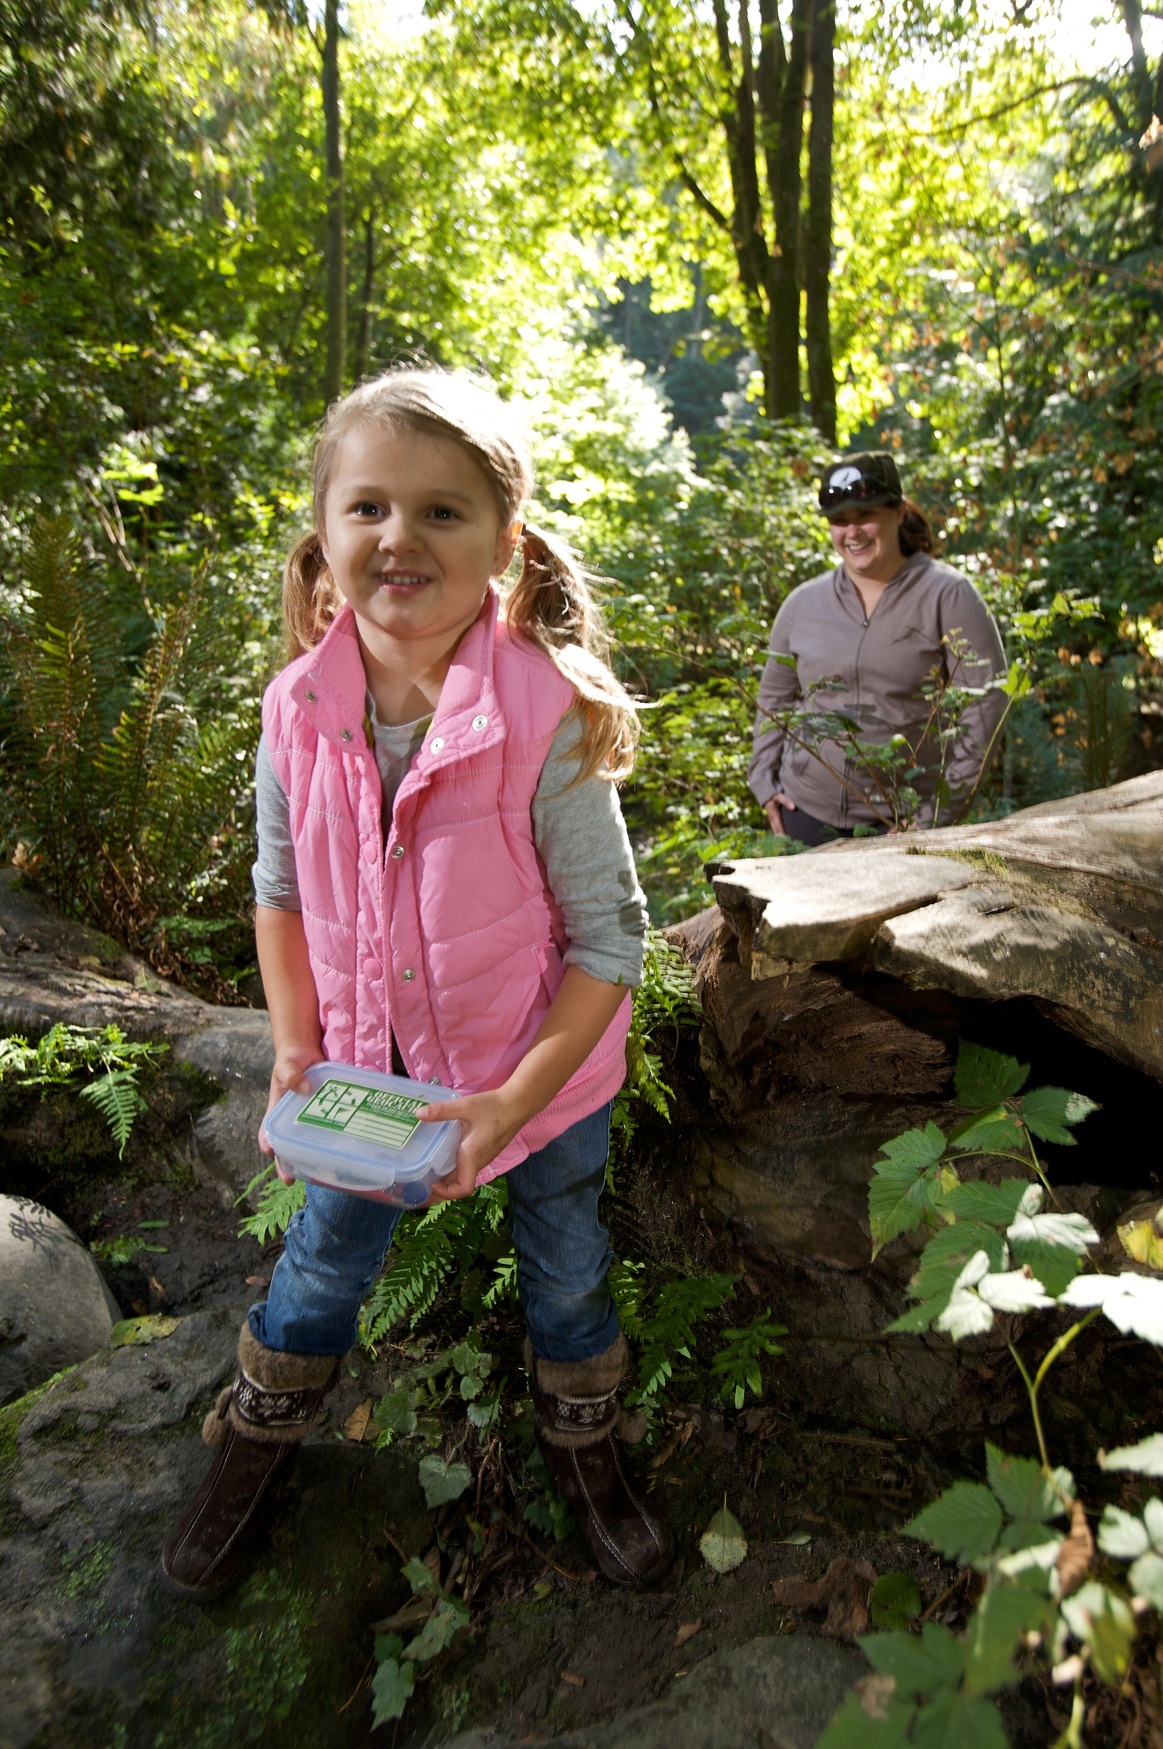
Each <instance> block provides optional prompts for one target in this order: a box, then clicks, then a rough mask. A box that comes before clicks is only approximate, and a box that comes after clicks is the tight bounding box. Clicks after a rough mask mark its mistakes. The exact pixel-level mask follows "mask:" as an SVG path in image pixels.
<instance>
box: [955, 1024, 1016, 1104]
mask: <svg viewBox="0 0 1163 1749" xmlns="http://www.w3.org/2000/svg"><path fill="white" fill-rule="evenodd" d="M1029 1073H1030V1065H1029V1064H1028V1063H1019V1062H1018V1060H1017V1058H1016V1057H1007V1056H1003V1054H1002V1053H1001V1052H1000V1051H990V1050H987V1049H986V1048H985V1046H984V1045H975V1044H969V1043H968V1042H967V1041H966V1040H964V1039H962V1041H961V1045H960V1048H959V1050H958V1052H957V1067H956V1069H955V1070H954V1071H953V1090H954V1092H955V1094H956V1096H957V1103H958V1105H964V1106H965V1107H966V1109H967V1110H968V1111H981V1110H982V1109H983V1108H984V1107H985V1106H987V1105H1000V1104H1001V1102H1002V1100H1003V1099H1012V1098H1013V1096H1014V1094H1015V1093H1017V1092H1018V1091H1019V1089H1020V1088H1021V1087H1023V1086H1024V1085H1025V1081H1026V1077H1027V1075H1028V1074H1029Z"/></svg>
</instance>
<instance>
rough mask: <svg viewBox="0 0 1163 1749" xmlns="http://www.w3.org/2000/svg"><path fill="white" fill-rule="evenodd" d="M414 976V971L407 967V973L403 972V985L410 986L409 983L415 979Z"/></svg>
mask: <svg viewBox="0 0 1163 1749" xmlns="http://www.w3.org/2000/svg"><path fill="white" fill-rule="evenodd" d="M415 976H416V974H415V972H414V971H413V970H412V968H411V966H409V967H408V969H407V971H406V972H405V973H404V982H405V984H410V983H411V982H412V979H413V978H414V977H415Z"/></svg>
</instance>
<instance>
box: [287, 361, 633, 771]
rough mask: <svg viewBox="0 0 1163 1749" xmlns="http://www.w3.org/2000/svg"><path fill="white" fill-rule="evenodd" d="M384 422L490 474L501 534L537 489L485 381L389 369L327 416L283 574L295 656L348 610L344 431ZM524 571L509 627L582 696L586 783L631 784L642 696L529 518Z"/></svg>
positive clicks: (572, 574)
mask: <svg viewBox="0 0 1163 1749" xmlns="http://www.w3.org/2000/svg"><path fill="white" fill-rule="evenodd" d="M360 425H388V426H395V427H398V428H403V429H405V430H409V431H419V432H423V433H424V435H425V436H428V437H435V438H442V439H444V440H445V441H451V442H454V443H459V444H460V445H461V446H462V447H463V448H464V449H467V450H468V452H469V454H470V455H471V456H472V458H473V460H474V461H475V462H476V463H477V464H478V466H479V467H480V468H481V470H482V471H483V473H484V476H485V478H486V480H487V481H488V483H489V486H490V489H491V490H492V493H493V497H494V499H495V501H496V505H497V511H498V513H499V516H500V519H501V527H502V528H511V527H512V525H513V524H514V523H515V522H516V521H517V520H518V518H519V517H520V515H521V511H522V508H523V506H524V504H525V503H526V501H527V499H528V497H529V495H530V493H531V492H532V490H533V470H532V466H531V463H530V460H529V452H528V449H527V447H526V444H525V440H524V437H523V435H522V433H521V431H520V428H519V426H518V425H517V422H516V420H515V419H514V418H513V415H512V413H511V412H510V410H509V408H507V407H506V406H505V404H504V403H503V402H502V401H500V400H499V399H498V398H497V396H496V395H495V394H494V393H493V391H492V390H491V389H490V388H489V387H488V386H487V384H485V383H483V382H481V381H479V380H477V379H476V378H474V377H472V376H470V375H469V374H468V373H467V372H464V371H445V370H439V369H436V368H424V369H417V368H414V367H409V368H407V369H397V370H389V371H386V372H385V373H384V375H383V376H379V377H375V378H373V379H372V380H371V381H370V382H366V383H361V384H360V385H359V387H358V388H356V389H353V390H352V392H351V393H350V395H345V396H344V397H343V399H342V400H341V401H336V402H335V404H334V405H333V406H332V407H331V408H330V410H329V411H328V413H327V417H326V418H325V419H324V421H323V424H322V426H321V428H320V431H319V439H318V442H317V444H316V447H315V461H314V466H313V473H312V485H313V496H312V510H313V519H314V524H315V526H314V528H313V530H312V532H311V533H310V534H308V535H305V536H304V537H303V539H302V540H300V541H299V542H298V544H297V545H296V547H295V548H294V550H293V551H292V553H291V555H290V557H289V558H288V560H287V564H286V569H285V570H284V573H283V618H284V621H285V623H286V628H287V644H288V651H289V655H290V656H297V655H301V654H302V653H303V652H304V651H305V650H310V649H313V648H314V646H315V645H316V644H317V643H318V642H319V641H320V639H321V638H322V637H323V634H324V633H325V632H326V630H327V628H328V626H329V625H330V624H331V621H332V620H333V619H334V617H335V615H336V613H337V612H338V611H339V608H340V607H341V606H342V598H341V596H340V594H339V591H338V590H337V589H336V587H335V583H334V580H333V578H332V576H331V572H330V571H329V569H328V567H327V561H326V559H325V558H324V556H323V543H322V539H321V535H322V530H323V526H324V509H325V503H326V498H327V488H328V486H329V485H330V483H331V475H332V472H333V470H334V467H335V458H336V455H337V454H338V451H339V447H340V445H341V443H342V442H343V439H344V438H345V437H346V435H347V433H348V432H349V431H351V430H352V429H353V428H355V427H357V426H360ZM519 545H520V549H521V558H522V564H521V573H520V575H519V577H518V578H517V581H516V583H515V584H514V585H513V587H512V588H511V589H510V590H508V591H507V592H506V594H505V596H504V600H503V612H504V616H505V619H506V622H507V623H508V625H509V626H510V627H511V628H512V629H513V630H514V631H516V632H519V633H521V634H522V635H523V636H524V637H526V638H528V639H529V641H530V642H531V643H534V644H536V645H537V647H538V649H540V650H542V651H544V653H545V655H546V656H548V658H549V660H550V661H551V662H552V663H553V665H554V667H555V668H556V669H557V670H558V672H559V673H560V674H561V675H562V676H563V678H564V679H566V680H568V682H569V684H570V685H571V686H572V687H573V689H574V691H575V693H576V694H577V703H576V706H575V708H576V710H577V711H578V714H579V717H580V719H581V725H582V734H581V738H580V740H579V743H578V753H579V756H580V759H581V768H580V770H579V773H578V780H577V781H580V780H581V779H582V778H583V777H590V776H592V775H593V774H594V773H595V772H600V773H601V774H602V775H603V776H605V777H609V778H611V779H613V780H618V779H621V778H624V777H628V776H629V774H630V772H631V770H632V769H633V765H634V749H635V747H636V745H637V741H638V716H637V712H636V711H635V708H634V701H633V699H632V698H631V697H630V695H629V693H628V692H627V691H626V690H625V688H624V687H623V686H622V685H621V683H620V682H619V681H618V680H617V679H616V677H615V676H614V674H613V673H612V672H611V670H610V665H609V656H610V640H609V636H608V634H607V632H606V629H605V626H604V624H603V622H602V616H601V612H600V610H599V608H598V604H597V602H596V601H595V600H594V596H593V593H592V591H591V590H590V587H589V584H588V582H587V580H586V576H585V573H584V571H583V570H582V568H581V565H580V564H579V562H578V560H577V559H576V558H575V556H574V554H573V553H572V552H571V551H570V550H569V548H568V547H567V546H566V545H565V544H564V543H563V542H561V541H558V540H555V539H554V538H553V536H552V535H549V534H545V533H543V532H542V531H541V530H539V529H536V528H533V527H531V526H530V524H529V523H527V522H526V523H524V524H523V525H522V529H521V536H520V542H519Z"/></svg>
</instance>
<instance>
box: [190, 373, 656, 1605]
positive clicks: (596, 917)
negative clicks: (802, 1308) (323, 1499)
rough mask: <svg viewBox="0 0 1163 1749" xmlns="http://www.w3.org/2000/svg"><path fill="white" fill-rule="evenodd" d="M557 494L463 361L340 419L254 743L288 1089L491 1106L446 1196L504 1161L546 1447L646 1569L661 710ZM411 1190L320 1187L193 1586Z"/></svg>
mask: <svg viewBox="0 0 1163 1749" xmlns="http://www.w3.org/2000/svg"><path fill="white" fill-rule="evenodd" d="M531 487H532V477H531V473H530V468H529V463H528V459H527V455H526V451H525V449H524V446H523V444H522V441H521V439H520V438H519V436H518V435H517V434H516V431H515V428H514V427H513V425H512V423H511V420H510V418H509V415H508V413H507V410H506V409H505V408H504V407H503V406H502V404H501V403H500V402H499V401H498V400H497V399H496V397H495V396H494V395H493V394H492V393H491V392H489V391H488V390H487V389H485V388H483V387H481V386H480V385H478V384H477V383H475V382H474V381H473V380H471V379H470V378H468V377H466V376H464V375H461V374H449V373H445V372H443V371H438V370H399V371H391V372H389V373H388V374H387V375H385V376H382V377H380V378H378V379H377V380H375V381H373V382H369V383H365V384H363V385H362V386H361V387H360V388H358V389H356V390H355V391H354V392H353V393H352V394H350V395H348V396H347V397H346V398H345V399H344V400H342V401H340V402H338V403H337V404H336V405H335V406H334V407H333V408H332V409H331V412H330V413H329V415H328V417H327V420H326V422H325V424H324V427H323V431H322V434H321V437H320V440H319V445H318V449H317V452H316V457H315V472H314V488H315V490H314V523H315V532H314V533H312V534H311V535H309V536H308V537H307V538H306V539H305V540H303V541H301V542H300V543H299V545H298V546H297V547H296V549H295V551H294V552H293V553H292V555H291V557H290V560H289V561H288V564H287V571H286V579H285V584H284V596H283V600H284V611H285V615H286V621H287V627H288V632H289V638H290V643H291V646H292V649H293V651H294V659H293V660H292V661H291V662H290V663H289V665H288V666H287V667H286V668H285V669H284V670H283V672H282V673H281V674H280V675H279V676H278V677H277V679H276V680H275V681H274V682H273V683H272V684H271V686H270V687H269V688H268V690H267V693H266V696H265V699H264V701H263V738H262V741H261V743H260V746H259V754H258V762H257V786H258V788H257V793H258V826H259V856H258V862H257V863H256V865H255V890H256V895H257V899H258V904H257V909H256V915H255V927H256V933H257V938H258V953H259V963H260V966H261V970H262V978H263V985H264V988H265V990H266V995H267V1002H268V1006H269V1009H270V1017H271V1030H272V1033H273V1035H274V1046H275V1064H274V1073H273V1075H272V1077H271V1093H270V1104H271V1105H273V1104H274V1102H275V1101H276V1100H277V1099H279V1098H280V1097H281V1096H282V1095H283V1094H284V1093H285V1092H286V1091H287V1090H288V1089H300V1087H302V1086H304V1083H303V1080H302V1078H303V1073H304V1070H305V1069H307V1067H308V1066H309V1065H310V1064H312V1063H315V1062H318V1061H320V1060H321V1059H324V1058H326V1059H328V1060H331V1061H338V1062H350V1063H357V1064H360V1065H362V1066H364V1067H367V1068H374V1069H380V1070H394V1071H395V1072H396V1073H397V1074H407V1075H410V1076H412V1077H413V1078H414V1079H416V1080H419V1081H427V1082H431V1083H434V1084H437V1085H443V1086H445V1087H450V1088H453V1089H455V1090H456V1092H457V1093H458V1094H459V1095H460V1096H461V1097H459V1098H457V1099H456V1100H455V1101H454V1102H451V1103H443V1102H442V1103H440V1104H438V1105H433V1106H429V1107H427V1108H425V1109H424V1110H422V1111H421V1112H420V1114H419V1115H420V1116H421V1118H423V1119H425V1120H426V1121H433V1122H435V1121H440V1120H443V1119H447V1118H449V1117H455V1118H458V1119H459V1120H460V1123H461V1125H462V1126H463V1128H462V1140H461V1143H460V1147H459V1150H458V1153H457V1158H456V1166H455V1168H454V1171H453V1172H452V1174H451V1175H450V1176H449V1177H448V1178H447V1179H445V1180H443V1181H442V1183H441V1185H440V1187H439V1189H438V1190H437V1191H436V1192H435V1193H434V1195H435V1196H436V1197H439V1198H449V1197H465V1196H471V1195H472V1194H473V1191H474V1189H475V1188H476V1186H477V1185H478V1184H482V1183H485V1182H487V1181H488V1180H489V1179H490V1178H493V1177H495V1176H496V1175H497V1174H498V1173H501V1172H506V1173H508V1174H509V1178H508V1187H509V1205H508V1206H509V1220H510V1225H511V1229H512V1234H513V1241H514V1245H515V1247H516V1253H517V1273H518V1285H519V1289H520V1295H521V1302H522V1307H523V1310H524V1314H525V1322H526V1327H527V1330H528V1338H529V1340H528V1344H527V1350H526V1362H527V1366H528V1368H529V1376H530V1383H531V1387H532V1391H533V1400H534V1405H535V1411H536V1425H537V1436H538V1441H539V1444H540V1446H541V1450H542V1452H543V1454H544V1456H545V1460H546V1463H547V1464H548V1466H549V1469H550V1473H551V1475H552V1477H553V1480H554V1484H555V1486H556V1487H557V1488H558V1489H559V1490H560V1492H561V1493H563V1494H564V1495H565V1496H566V1498H567V1499H568V1500H569V1502H570V1505H571V1507H572V1509H573V1512H574V1515H575V1517H576V1518H577V1520H578V1522H579V1524H580V1526H581V1528H582V1530H583V1531H584V1533H585V1535H586V1536H587V1538H588V1539H589V1542H590V1546H591V1548H592V1549H593V1553H594V1558H595V1560H596V1561H597V1563H598V1565H599V1567H600V1568H601V1570H602V1572H603V1573H604V1574H605V1575H606V1576H607V1577H608V1578H610V1579H612V1580H614V1581H615V1582H616V1583H618V1584H622V1585H649V1584H651V1583H653V1582H655V1581H656V1580H657V1579H659V1578H661V1576H662V1575H663V1574H664V1573H665V1572H666V1570H667V1568H668V1567H669V1565H670V1562H671V1558H672V1545H671V1539H670V1535H669V1533H668V1531H667V1530H666V1529H665V1527H664V1526H663V1525H661V1524H660V1523H659V1522H658V1520H657V1519H655V1517H654V1516H653V1514H652V1513H650V1512H649V1511H648V1510H647V1508H646V1506H645V1505H644V1503H643V1501H642V1500H641V1499H640V1498H639V1497H638V1495H637V1494H636V1493H635V1492H634V1490H633V1489H632V1487H631V1486H630V1484H629V1482H628V1480H627V1477H626V1475H625V1472H624V1470H623V1468H622V1464H621V1460H620V1457H619V1454H618V1449H617V1447H616V1446H615V1444H614V1440H613V1433H614V1427H615V1423H616V1422H617V1419H618V1415H619V1405H618V1395H617V1393H618V1387H619V1383H620V1381H621V1377H622V1373H623V1370H624V1365H625V1345H624V1341H623V1338H622V1336H621V1335H620V1333H619V1330H618V1322H617V1317H616V1314H615V1312H614V1308H613V1305H612V1303H611V1300H610V1295H609V1291H608V1288H607V1284H606V1277H607V1273H608V1270H609V1266H610V1261H611V1253H610V1250H609V1245H608V1242H607V1235H606V1232H605V1229H604V1228H603V1227H602V1225H601V1222H600V1220H599V1213H598V1202H599V1198H600V1195H601V1191H602V1187H603V1183H604V1178H605V1165H606V1155H607V1151H608V1145H609V1119H610V1109H611V1104H612V1101H613V1098H614V1095H615V1093H616V1092H617V1091H618V1088H619V1087H620V1086H621V1084H622V1081H623V1079H624V1076H625V1038H626V1032H627V1028H628V1025H629V1019H630V988H629V987H630V986H631V985H633V984H635V983H637V981H638V979H639V978H640V976H641V966H642V943H643V937H644V933H645V907H644V901H643V896H642V892H641V890H640V888H639V886H638V882H637V879H636V877H635V873H634V863H633V859H632V857H631V853H630V846H629V842H628V840H627V837H626V829H625V826H624V824H623V822H622V816H621V811H620V809H619V806H618V798H617V791H616V789H615V787H614V780H616V779H618V778H621V777H624V776H625V775H626V774H627V773H628V772H629V770H630V767H631V763H632V758H633V749H634V732H635V727H636V725H635V719H634V714H633V706H632V704H631V702H630V700H629V698H628V697H627V695H626V694H625V692H624V691H623V690H622V688H621V687H620V686H619V685H618V683H617V681H616V680H615V679H614V677H613V675H612V674H611V673H610V671H609V668H608V667H607V666H606V664H605V662H604V660H603V659H602V650H603V641H602V635H601V630H600V626H599V624H598V619H597V614H596V611H595V608H594V604H593V602H592V600H591V598H590V595H589V592H588V590H587V588H586V585H585V582H584V579H583V578H582V576H581V574H580V573H579V571H578V569H577V568H576V566H575V565H574V564H573V562H572V560H571V559H570V557H569V556H568V555H567V554H566V553H565V552H564V551H563V550H562V549H561V548H559V547H558V546H556V545H555V544H554V543H553V542H552V541H551V540H549V539H548V538H547V537H546V536H544V535H541V534H538V533H537V532H535V531H534V530H533V529H531V528H530V527H529V526H528V525H527V524H522V522H521V520H520V518H521V510H522V506H523V504H524V503H525V500H526V499H527V498H528V496H529V493H530V490H531ZM518 548H519V549H520V551H521V555H522V566H521V573H520V576H519V578H518V581H517V583H516V585H515V587H514V588H513V589H512V591H511V593H509V594H508V595H507V596H506V597H505V598H504V599H502V597H501V595H500V594H499V592H498V585H497V580H498V579H499V578H500V577H501V575H502V573H503V572H504V571H505V570H506V569H507V567H508V565H509V562H510V560H511V559H512V558H513V556H514V554H515V552H516V551H517V549H518ZM268 1109H269V1106H268ZM260 1141H261V1145H262V1146H263V1148H264V1151H265V1152H268V1153H269V1152H270V1148H269V1145H268V1144H267V1143H266V1140H265V1137H263V1138H260ZM399 1214H400V1211H399V1210H398V1209H396V1208H394V1207H392V1206H390V1205H389V1204H387V1203H384V1202H380V1201H377V1200H372V1199H369V1198H366V1197H360V1196H352V1195H347V1194H344V1193H342V1192H339V1191H334V1190H328V1189H324V1188H322V1187H320V1186H317V1185H310V1186H308V1189H307V1201H306V1206H305V1207H304V1208H302V1209H301V1210H299V1212H298V1213H297V1214H296V1215H295V1216H294V1218H293V1219H292V1221H291V1224H290V1226H289V1227H288V1229H287V1238H286V1248H285V1250H284V1253H283V1255H282V1257H281V1258H280V1259H279V1262H278V1264H277V1266H276V1268H275V1271H274V1275H273V1277H272V1280H271V1284H270V1292H269V1297H268V1298H267V1299H266V1300H265V1301H263V1302H261V1303H260V1304H258V1305H255V1306H252V1307H251V1309H250V1313H249V1316H248V1318H247V1321H246V1323H245V1324H244V1325H243V1328H242V1332H241V1336H240V1341H239V1358H238V1378H237V1379H236V1381H235V1383H234V1384H233V1386H231V1387H230V1388H228V1389H227V1390H226V1391H224V1392H223V1393H222V1396H221V1398H220V1399H219V1402H218V1404H217V1406H216V1408H215V1409H213V1410H212V1411H211V1412H210V1414H209V1416H208V1417H207V1420H206V1426H205V1428H204V1429H203V1437H204V1438H205V1439H206V1442H207V1444H209V1445H211V1446H215V1447H217V1455H216V1457H215V1459H214V1462H213V1465H212V1466H211V1469H210V1471H209V1473H208V1475H207V1476H206V1479H205V1481H204V1482H203V1484H202V1486H201V1488H200V1489H199V1491H198V1493H197V1495H196V1496H195V1498H194V1500H193V1501H192V1502H191V1504H190V1506H189V1507H188V1509H187V1511H186V1512H185V1514H184V1515H183V1517H182V1519H181V1520H180V1521H179V1523H178V1524H177V1525H176V1526H175V1527H174V1529H173V1531H172V1532H171V1534H170V1537H169V1540H168V1542H167V1543H166V1547H165V1550H164V1552H163V1555H162V1570H163V1572H164V1573H165V1575H166V1577H167V1579H168V1580H169V1581H170V1583H171V1584H172V1585H173V1586H175V1587H176V1588H177V1589H178V1590H179V1591H180V1592H181V1593H182V1594H183V1595H185V1596H187V1597H193V1598H197V1599H199V1600H203V1601H209V1600H210V1599H212V1598H215V1597H218V1596H221V1595H222V1593H223V1592H225V1591H226V1590H228V1589H229V1588H230V1587H231V1586H232V1585H233V1584H236V1583H237V1582H238V1580H239V1579H240V1578H241V1577H242V1576H243V1573H244V1572H245V1570H246V1567H247V1565H248V1564H249V1562H250V1560H251V1558H252V1557H253V1555H254V1554H255V1552H256V1550H257V1548H258V1547H259V1546H260V1543H261V1538H262V1535H263V1532H264V1529H265V1526H266V1522H267V1519H268V1517H269V1510H270V1506H271V1502H272V1497H273V1495H274V1492H275V1484H276V1483H277V1482H279V1481H280V1480H281V1479H282V1477H283V1476H284V1474H285V1472H286V1471H287V1470H288V1469H289V1467H290V1465H291V1464H292V1463H293V1461H294V1459H295V1457H296V1455H297V1452H298V1447H299V1444H300V1442H301V1441H302V1439H303V1437H304V1435H305V1434H306V1433H307V1431H308V1430H309V1429H310V1428H311V1426H312V1425H313V1424H314V1422H315V1420H316V1419H317V1417H318V1414H319V1409H320V1404H321V1401H322V1398H323V1396H324V1393H325V1392H326V1391H327V1390H328V1388H329V1387H330V1385H331V1384H332V1383H333V1381H334V1378H335V1374H336V1372H337V1370H338V1364H339V1358H340V1357H341V1356H343V1355H344V1354H345V1353H346V1352H347V1351H348V1349H349V1348H350V1347H351V1346H352V1344H353V1342H354V1341H355V1338H356V1328H357V1318H358V1313H359V1306H360V1302H361V1300H362V1299H363V1297H364V1295H365V1294H366V1293H367V1291H368V1289H369V1287H370V1286H371V1284H372V1282H373V1281H374V1280H375V1277H376V1276H377V1274H378V1273H379V1271H380V1270H381V1268H382V1267H383V1261H384V1256H385V1253H386V1252H387V1249H388V1246H389V1244H390V1242H391V1238H392V1234H393V1232H394V1230H395V1226H396V1223H397V1221H398V1219H399Z"/></svg>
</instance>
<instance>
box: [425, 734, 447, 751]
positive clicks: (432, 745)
mask: <svg viewBox="0 0 1163 1749" xmlns="http://www.w3.org/2000/svg"><path fill="white" fill-rule="evenodd" d="M443 746H444V737H443V735H437V736H436V738H435V739H434V740H432V741H429V743H428V751H429V753H439V752H440V749H441V748H442V747H443Z"/></svg>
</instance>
